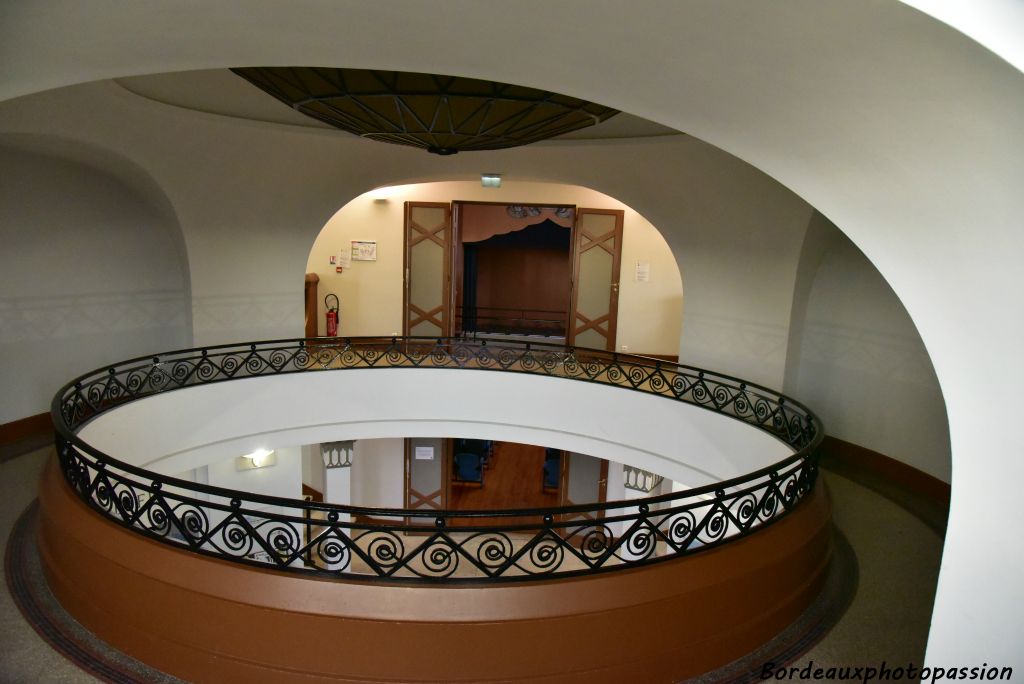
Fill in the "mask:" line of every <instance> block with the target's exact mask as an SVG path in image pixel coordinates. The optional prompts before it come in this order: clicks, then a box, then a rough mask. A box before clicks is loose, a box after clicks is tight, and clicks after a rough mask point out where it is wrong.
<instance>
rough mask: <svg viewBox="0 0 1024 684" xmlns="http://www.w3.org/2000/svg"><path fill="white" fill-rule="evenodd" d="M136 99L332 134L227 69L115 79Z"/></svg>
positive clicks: (627, 121) (607, 128) (622, 121)
mask: <svg viewBox="0 0 1024 684" xmlns="http://www.w3.org/2000/svg"><path fill="white" fill-rule="evenodd" d="M115 81H116V82H117V84H118V85H120V86H121V87H123V88H125V89H126V90H129V91H131V92H133V93H135V94H136V95H141V96H142V97H145V98H148V99H150V100H155V101H157V102H162V103H164V104H168V105H174V106H175V107H184V108H185V109H193V110H196V111H200V112H206V113H208V114H220V115H222V116H231V117H235V118H239V119H249V120H253V121H264V122H267V123H279V124H289V125H292V126H305V127H307V128H326V129H332V127H331V126H328V125H327V124H325V123H322V122H320V121H317V120H316V119H313V118H312V117H308V116H306V115H304V114H300V113H299V112H296V111H295V110H293V109H290V108H288V107H287V106H286V105H284V104H282V103H281V102H279V101H277V100H275V99H274V98H273V97H271V96H270V95H267V94H266V93H264V92H263V91H261V90H259V89H258V88H256V87H254V86H253V85H252V84H250V83H248V82H246V81H245V80H244V79H242V78H239V77H238V76H236V75H235V74H233V73H231V72H230V71H229V70H227V69H201V70H198V71H178V72H174V73H166V74H152V75H147V76H131V77H128V78H118V79H115ZM678 133H679V131H677V130H675V129H673V128H669V127H667V126H662V125H661V124H656V123H654V122H653V121H648V120H646V119H641V118H640V117H638V116H633V115H632V114H627V113H625V112H622V113H621V114H618V115H616V116H613V117H612V118H610V119H608V120H607V121H604V122H602V123H599V124H597V125H595V126H588V127H587V128H583V129H580V130H578V131H573V132H572V133H567V134H565V135H563V136H560V137H561V138H564V139H577V140H604V139H612V138H647V137H652V136H659V135H676V134H678Z"/></svg>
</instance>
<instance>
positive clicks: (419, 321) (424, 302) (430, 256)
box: [402, 202, 452, 337]
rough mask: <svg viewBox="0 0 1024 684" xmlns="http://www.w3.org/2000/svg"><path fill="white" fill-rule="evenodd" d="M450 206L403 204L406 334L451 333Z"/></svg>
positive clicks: (421, 335)
mask: <svg viewBox="0 0 1024 684" xmlns="http://www.w3.org/2000/svg"><path fill="white" fill-rule="evenodd" d="M451 251H452V227H451V208H450V206H449V205H448V204H442V203H438V202H406V203H405V295H404V304H405V314H404V317H403V320H402V334H403V335H405V336H413V337H416V336H420V337H445V336H448V335H450V334H451V326H452V316H451V304H450V299H451V297H450V292H451Z"/></svg>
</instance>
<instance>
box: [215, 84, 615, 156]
mask: <svg viewBox="0 0 1024 684" xmlns="http://www.w3.org/2000/svg"><path fill="white" fill-rule="evenodd" d="M232 71H233V72H235V73H236V74H238V75H239V76H241V77H242V78H244V79H245V80H247V81H249V82H250V83H252V84H253V85H255V86H256V87H258V88H260V89H261V90H263V91H265V92H267V93H269V94H270V95H273V96H274V97H275V98H277V99H278V100H280V101H281V102H284V103H285V104H287V105H288V106H289V107H291V108H292V109H294V110H296V111H298V112H301V113H303V114H305V115H307V116H311V117H313V118H314V119H318V120H320V121H323V122H324V123H327V124H329V125H331V126H334V127H335V128H340V129H342V130H344V131H348V132H349V133H354V134H356V135H359V136H362V137H364V138H369V139H371V140H379V141H381V142H388V143H395V144H398V145H411V146H412V147H419V148H422V149H425V150H427V151H428V152H433V153H435V154H455V153H456V152H460V151H468V150H498V149H503V148H506V147H517V146H519V145H528V144H530V143H534V142H538V141H540V140H546V139H547V138H551V137H554V136H556V135H562V134H563V133H568V132H570V131H575V130H578V129H580V128H585V127H587V126H592V125H594V124H595V123H599V122H601V121H604V120H606V119H608V118H610V117H612V116H614V115H616V114H618V113H619V112H618V110H615V109H610V108H608V107H604V106H602V105H599V104H594V103H593V102H586V101H584V100H580V99H578V98H575V97H569V96H567V95H559V94H558V93H550V92H547V91H544V90H537V89H535V88H526V87H523V86H517V85H509V84H507V83H495V82H493V81H480V80H477V79H473V78H463V77H461V76H438V75H435V74H416V73H408V72H401V71H372V70H368V69H333V68H323V67H245V68H239V69H232Z"/></svg>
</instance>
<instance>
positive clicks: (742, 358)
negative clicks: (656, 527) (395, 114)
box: [0, 82, 811, 387]
mask: <svg viewBox="0 0 1024 684" xmlns="http://www.w3.org/2000/svg"><path fill="white" fill-rule="evenodd" d="M69 102H74V106H73V107H72V106H69V104H68V103H69ZM126 121H127V122H131V123H130V127H131V130H132V132H133V135H132V136H125V135H124V131H125V122H126ZM2 131H9V132H11V133H17V134H19V135H29V134H32V135H38V134H43V133H48V134H52V133H54V132H59V133H60V134H61V135H65V136H67V135H70V136H73V137H74V138H75V139H79V140H81V141H83V142H86V143H88V144H90V145H94V146H100V147H105V148H108V149H110V150H112V152H114V153H116V154H118V155H121V156H125V157H127V158H130V159H132V160H133V161H134V163H136V164H138V165H140V166H141V167H143V168H146V169H148V170H149V171H150V173H151V174H152V175H153V176H154V178H157V179H158V180H159V182H160V186H161V188H162V189H163V191H164V193H165V194H166V196H167V197H168V199H169V200H170V202H171V203H172V205H173V206H174V207H175V210H176V212H177V216H178V219H179V221H180V225H181V229H182V232H183V234H184V240H185V245H186V247H187V250H188V260H189V261H188V263H189V269H190V276H191V291H192V316H193V325H194V341H195V343H196V344H198V345H203V344H218V343H223V342H233V341H238V340H251V339H271V338H278V337H297V336H300V335H301V334H302V331H303V323H302V321H303V309H302V306H301V292H302V276H303V274H304V273H305V271H306V265H307V261H308V259H309V256H310V245H312V244H313V243H314V241H315V239H316V236H317V235H318V234H319V232H320V230H321V229H322V228H323V227H324V225H325V224H326V223H327V222H328V220H329V219H330V218H331V216H333V215H334V214H335V213H337V211H338V207H339V206H344V205H345V204H346V203H347V202H348V201H349V200H351V199H354V198H356V197H358V196H359V195H361V194H362V193H363V192H365V191H367V190H370V189H371V188H373V187H376V186H380V185H389V184H396V183H402V182H412V181H421V180H436V179H461V180H468V179H473V183H478V182H479V180H478V179H479V176H480V172H481V170H499V171H501V172H502V173H503V174H505V178H506V182H507V183H509V187H510V188H513V192H514V187H513V185H512V184H513V183H524V184H525V185H524V187H528V186H529V185H531V184H532V183H533V182H535V181H549V182H555V183H572V184H574V185H577V186H583V187H588V188H593V189H594V190H593V191H590V194H592V195H593V197H594V199H595V202H596V201H597V200H602V202H601V203H602V204H604V203H605V201H607V200H605V199H604V196H607V197H614V198H615V199H616V200H617V201H621V202H622V203H625V204H626V205H628V206H629V207H632V208H633V209H632V210H629V211H627V214H628V215H629V216H630V217H632V216H633V215H634V214H642V216H643V218H644V219H646V220H647V221H649V222H650V224H651V225H654V226H657V228H658V230H659V231H660V232H661V233H662V234H663V236H664V238H665V240H666V242H667V243H668V245H669V247H670V248H671V250H672V252H673V254H675V255H676V258H677V261H678V263H679V264H680V267H679V268H680V270H682V272H684V273H685V275H686V293H685V296H686V313H685V316H684V320H683V326H682V343H681V348H680V349H679V352H678V353H680V355H681V357H682V359H683V360H684V361H686V362H691V363H695V364H697V365H703V366H705V367H709V368H714V369H716V370H721V371H724V372H728V373H730V374H733V375H738V376H741V377H745V378H747V379H749V380H752V381H755V382H760V383H762V384H766V385H769V386H776V387H777V386H780V385H781V384H782V376H783V369H784V366H785V340H786V332H787V330H788V326H789V310H790V306H791V304H792V283H793V274H794V271H795V264H796V262H797V259H798V257H799V249H800V244H801V241H802V238H803V233H804V230H805V228H806V224H807V219H808V217H809V216H810V213H811V209H810V207H809V206H808V205H807V204H806V203H805V202H803V201H802V200H800V199H799V198H798V197H796V196H795V195H794V194H793V193H792V192H790V191H788V190H786V189H785V188H783V187H782V186H781V185H779V184H778V183H776V182H775V181H773V180H771V179H770V178H768V177H767V176H765V175H764V174H763V173H761V172H759V171H757V170H756V169H754V168H753V167H751V166H749V165H748V164H745V163H744V162H742V161H740V160H738V159H736V158H734V157H731V156H729V155H728V154H725V153H723V152H722V151H721V150H718V149H716V148H714V147H713V146H711V145H708V144H706V143H704V142H702V141H700V140H698V139H696V138H693V137H690V136H684V135H679V136H667V137H662V138H656V139H641V140H628V141H600V140H599V141H568V142H556V143H549V144H541V145H534V146H530V147H526V148H514V149H510V150H502V151H497V152H477V153H473V154H465V155H456V156H454V157H447V158H438V157H436V156H434V155H429V154H424V153H422V152H420V151H418V150H413V149H408V148H402V147H399V146H396V145H381V144H379V143H372V142H369V141H365V140H360V139H358V138H355V137H353V136H345V135H342V134H339V133H337V132H334V131H329V130H318V129H309V128H299V127H292V126H285V125H276V124H261V123H255V122H239V121H237V120H234V119H230V118H228V117H222V116H216V115H210V114H204V113H201V112H195V111H189V110H185V109H180V108H175V107H170V106H167V105H164V104H159V103H156V102H153V101H150V100H146V99H144V98H142V97H140V96H137V95H134V94H131V93H129V92H128V91H126V90H124V89H123V88H121V87H120V86H118V85H116V84H115V83H112V82H101V83H92V84H86V85H81V86H76V87H74V88H70V89H66V90H63V91H51V92H45V93H39V94H37V95H32V96H29V97H25V98H20V99H19V100H16V101H8V102H3V103H0V132H2ZM626 160H628V162H627V161H626ZM197 169H202V170H203V172H202V173H197ZM297 170H301V172H299V171H297ZM667 179H671V180H667ZM534 187H539V186H534ZM478 192H480V193H484V192H485V191H484V190H483V189H482V188H478ZM581 192H582V191H581ZM499 193H500V191H499ZM600 193H604V195H601V194H600ZM478 196H479V195H478ZM484 196H485V197H498V196H500V194H499V195H496V194H489V195H484ZM521 198H522V196H521V195H518V194H512V195H509V196H508V199H517V200H518V199H521ZM537 198H538V199H540V200H541V201H549V197H548V195H547V193H545V192H541V193H540V194H539V195H538V196H537ZM444 199H446V200H447V199H451V196H450V195H446V196H445V197H444ZM582 203H583V201H582V200H581V204H582ZM633 210H635V212H634V211H633ZM383 211H400V208H398V207H397V206H391V205H386V206H385V208H384V209H383ZM637 218H638V219H639V216H637ZM629 220H631V221H632V218H630V219H629ZM637 225H640V224H639V223H637ZM346 230H351V232H352V233H353V236H354V237H356V236H357V237H370V238H373V237H375V236H372V235H369V236H368V235H365V233H364V231H363V229H362V228H361V227H360V226H358V225H354V224H352V225H349V226H348V227H347V228H346ZM624 249H625V250H626V253H625V255H624V260H625V262H626V266H627V268H629V267H631V263H632V261H634V260H635V258H639V255H651V261H652V275H653V276H654V277H655V278H656V279H657V280H658V282H656V283H651V284H635V283H632V281H631V277H627V278H626V279H625V280H626V281H627V282H626V283H624V287H625V289H626V293H625V294H624V295H623V297H624V299H625V301H623V302H622V308H623V310H624V316H625V319H624V320H623V324H624V325H625V326H626V328H627V330H629V331H630V333H629V334H630V336H632V341H631V340H630V339H629V338H623V342H624V343H625V344H627V345H629V346H630V348H631V349H635V350H637V351H641V352H650V353H659V352H662V351H663V352H664V353H673V352H674V351H675V349H674V348H673V349H664V350H662V349H660V348H659V349H650V348H645V347H648V345H653V344H655V341H656V340H657V344H658V345H659V347H660V345H661V344H662V343H661V340H665V339H669V338H671V337H673V336H674V335H675V334H676V333H675V331H676V326H677V325H678V323H677V320H678V319H677V316H678V315H679V314H678V308H677V306H676V305H675V304H674V303H671V304H670V303H669V301H670V300H669V299H665V298H664V291H661V294H655V295H654V296H652V297H651V298H650V300H649V301H652V302H658V303H657V304H656V305H655V307H656V309H657V312H658V313H659V314H661V315H663V316H664V318H661V319H659V320H658V321H657V322H656V323H654V322H652V320H651V318H650V317H647V318H645V321H646V322H643V323H640V322H632V323H631V322H630V320H629V317H630V316H631V315H634V314H638V315H641V316H647V314H648V313H654V312H644V310H643V309H644V307H643V306H638V305H634V304H635V303H630V297H631V296H632V295H630V294H629V290H630V288H633V286H634V285H636V288H635V291H637V292H641V291H644V292H651V290H653V289H654V287H656V286H658V285H659V283H662V282H663V283H664V284H666V285H667V286H668V287H669V289H673V288H674V284H672V283H671V282H670V281H671V280H672V270H673V269H672V267H671V265H669V264H665V263H664V262H663V261H662V260H660V258H657V257H654V256H653V255H654V250H648V249H644V248H641V249H636V250H635V246H634V245H633V244H632V241H631V240H630V239H628V238H627V240H626V241H625V243H624ZM395 255H400V251H395V249H387V250H386V251H383V252H382V258H387V259H391V258H393V257H394V256H395ZM635 255H636V256H635ZM321 261H322V259H321ZM399 263H400V262H399ZM392 267H393V264H392V266H388V265H387V264H385V263H382V262H377V263H376V264H372V265H371V264H356V265H354V266H353V268H352V272H353V273H359V274H360V277H362V276H364V275H367V276H368V275H369V274H371V273H372V274H375V275H373V276H370V280H369V281H366V282H362V281H360V282H356V281H355V280H354V278H353V280H352V281H351V282H353V283H354V284H355V290H354V291H351V292H348V293H347V294H348V296H347V298H346V299H345V301H344V303H343V305H344V306H347V307H348V310H349V311H355V310H357V309H354V308H353V307H358V310H359V311H361V312H362V313H361V314H360V315H365V314H366V308H367V307H369V306H370V302H371V301H374V299H375V297H376V294H375V291H376V290H378V289H382V288H383V291H385V292H387V293H393V292H395V291H398V292H400V290H399V289H398V288H400V282H399V281H398V280H395V279H393V277H392V275H391V274H389V273H387V272H386V270H385V269H389V268H392ZM400 268H401V267H400V266H398V269H399V270H400ZM348 275H349V274H343V275H342V276H341V280H342V281H347V280H348ZM378 276H379V277H378ZM663 277H664V278H667V280H665V281H661V278H663ZM325 281H326V282H325V286H324V288H323V289H324V290H329V289H330V284H331V283H332V281H333V278H332V279H325ZM388 283H390V285H389V284H388ZM648 285H650V286H651V287H648ZM386 296H387V297H394V294H388V295H386ZM391 316H392V317H393V316H394V314H391ZM391 320H393V318H386V319H382V320H375V321H374V322H373V328H372V331H373V332H379V331H384V332H387V333H390V332H396V330H395V328H394V327H393V325H392V324H391V322H390V321H391ZM344 321H345V314H344V311H343V324H344ZM388 328H390V329H388ZM353 334H354V333H353Z"/></svg>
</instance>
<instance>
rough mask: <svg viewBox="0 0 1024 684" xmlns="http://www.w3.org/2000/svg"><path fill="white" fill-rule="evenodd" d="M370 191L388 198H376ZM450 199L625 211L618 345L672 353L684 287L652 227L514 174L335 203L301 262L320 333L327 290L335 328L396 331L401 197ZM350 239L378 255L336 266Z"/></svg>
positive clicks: (601, 201) (595, 199)
mask: <svg viewBox="0 0 1024 684" xmlns="http://www.w3.org/2000/svg"><path fill="white" fill-rule="evenodd" d="M375 198H386V199H387V201H386V202H375V201H374V199H375ZM453 200H464V201H478V202H508V203H530V204H575V205H576V206H579V207H590V208H599V209H622V210H623V211H624V212H625V213H624V217H623V239H622V271H621V278H620V285H619V318H618V331H617V344H618V345H619V347H620V348H621V347H622V346H623V345H625V346H626V347H628V349H629V351H630V352H633V353H648V354H676V353H678V351H679V332H680V325H681V321H682V314H683V286H682V281H681V279H680V275H679V266H678V265H677V264H676V260H675V257H674V256H673V255H672V252H671V250H670V249H669V247H668V244H666V242H665V239H664V238H663V237H662V236H661V234H660V233H659V232H658V230H657V228H656V227H654V226H652V225H651V224H650V222H648V221H647V220H646V219H645V218H644V217H643V216H641V215H640V214H638V213H637V212H636V211H634V210H633V209H631V208H629V207H627V206H625V205H624V204H623V203H622V202H619V201H618V200H615V199H613V198H611V197H608V196H607V195H604V194H603V193H600V192H597V191H594V190H589V189H587V188H582V187H579V186H573V185H565V184H560V183H529V182H523V181H518V182H517V181H514V180H513V181H508V182H505V183H503V184H502V187H500V188H484V187H482V186H481V185H480V182H479V181H478V180H477V181H450V182H438V183H417V184H414V185H401V186H391V187H385V188H380V189H378V190H371V191H370V192H368V193H366V194H363V195H360V196H359V197H356V198H355V199H353V200H352V201H350V202H349V203H348V204H346V205H345V206H344V207H342V208H341V209H339V210H338V212H337V213H336V214H334V216H332V217H331V219H330V220H329V221H328V222H327V225H325V226H324V228H323V230H322V231H321V232H320V234H319V235H317V238H316V241H315V242H314V243H313V246H312V249H311V251H310V253H309V261H308V262H307V264H306V272H307V273H316V274H317V275H319V276H320V284H319V293H320V294H319V314H318V316H317V325H318V329H319V332H320V334H324V332H325V324H324V313H325V311H326V308H325V306H324V301H323V300H324V297H325V295H326V294H327V293H328V292H331V293H334V294H336V295H338V297H339V299H340V300H341V328H340V330H339V334H340V335H342V336H351V337H356V336H360V335H391V334H393V333H399V334H400V333H401V330H402V250H403V231H404V227H403V222H404V205H405V202H408V201H412V202H445V203H447V202H451V201H453ZM352 240H376V241H377V261H362V262H360V261H354V262H352V266H351V267H350V268H347V269H344V270H343V272H342V273H337V272H336V270H335V268H334V266H332V265H331V264H330V263H329V257H330V256H331V255H338V254H339V253H340V252H341V251H343V250H348V249H349V248H350V245H351V242H352ZM638 260H640V261H646V262H648V263H650V273H651V278H650V281H649V282H645V283H638V282H636V281H635V278H634V270H635V264H636V261H638ZM566 287H567V288H568V284H567V286H566Z"/></svg>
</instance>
